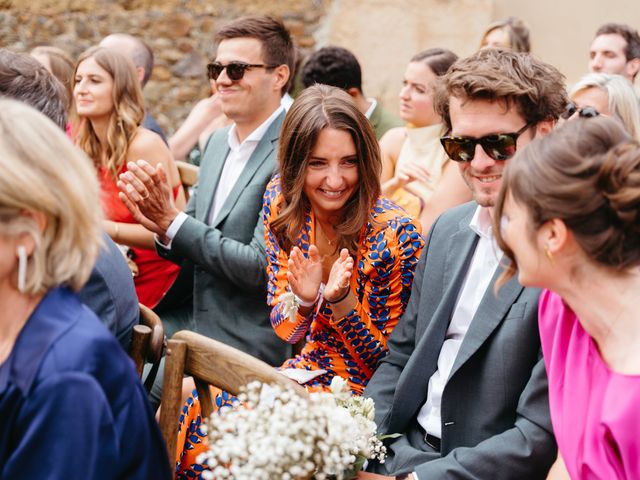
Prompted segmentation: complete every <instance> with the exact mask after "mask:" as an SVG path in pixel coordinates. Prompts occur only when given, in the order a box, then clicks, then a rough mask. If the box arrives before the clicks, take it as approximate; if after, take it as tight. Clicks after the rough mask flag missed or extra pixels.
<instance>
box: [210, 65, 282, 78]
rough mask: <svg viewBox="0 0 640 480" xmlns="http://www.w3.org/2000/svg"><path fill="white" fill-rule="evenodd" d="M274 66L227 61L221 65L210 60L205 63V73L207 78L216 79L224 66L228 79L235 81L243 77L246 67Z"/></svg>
mask: <svg viewBox="0 0 640 480" xmlns="http://www.w3.org/2000/svg"><path fill="white" fill-rule="evenodd" d="M276 67H277V65H261V64H258V63H244V62H229V63H227V64H226V65H223V64H221V63H220V62H211V63H209V64H208V65H207V74H208V75H209V80H217V79H218V77H219V76H220V74H221V73H222V71H223V70H224V69H225V68H226V69H227V77H229V80H233V81H234V82H236V81H238V80H241V79H242V77H244V72H246V71H247V69H248V68H266V69H267V70H269V69H272V68H276Z"/></svg>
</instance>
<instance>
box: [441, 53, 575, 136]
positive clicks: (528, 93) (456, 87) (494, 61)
mask: <svg viewBox="0 0 640 480" xmlns="http://www.w3.org/2000/svg"><path fill="white" fill-rule="evenodd" d="M451 97H456V98H459V99H460V100H462V101H465V100H488V101H492V102H493V101H502V102H504V103H505V104H506V107H507V108H512V107H515V108H517V109H518V111H519V112H520V114H521V115H522V117H523V118H524V120H525V121H526V122H527V123H531V124H535V123H537V122H541V121H543V120H557V119H558V117H559V116H560V114H561V113H562V112H563V111H564V109H565V106H566V105H567V102H568V100H567V93H566V91H565V86H564V76H563V75H562V74H561V73H560V72H559V71H558V69H557V68H555V67H553V66H552V65H549V64H548V63H545V62H543V61H541V60H539V59H538V58H536V57H535V56H533V55H531V54H529V53H519V52H514V51H512V50H502V49H499V48H486V49H483V50H480V51H478V52H476V53H474V54H473V55H471V56H470V57H467V58H463V59H460V60H458V61H457V62H456V63H454V64H453V65H452V66H451V68H450V69H449V71H448V72H447V74H446V75H444V76H443V77H441V81H439V82H437V83H436V89H435V95H434V108H435V109H436V112H438V114H440V116H441V117H442V119H443V121H444V122H445V124H446V125H447V128H448V129H451V117H450V115H449V101H450V99H451Z"/></svg>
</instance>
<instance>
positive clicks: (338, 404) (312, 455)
mask: <svg viewBox="0 0 640 480" xmlns="http://www.w3.org/2000/svg"><path fill="white" fill-rule="evenodd" d="M331 389H332V393H311V394H309V396H308V398H303V397H302V396H300V395H298V394H296V393H295V392H293V391H292V390H289V389H286V388H283V387H280V386H277V385H263V384H261V383H259V382H253V383H250V384H249V385H247V387H246V390H245V392H244V393H242V394H240V395H239V396H238V401H239V403H240V405H237V406H236V408H227V409H224V410H222V411H220V412H217V413H214V414H213V415H212V417H211V418H210V419H208V421H207V422H206V423H207V433H208V437H209V450H208V451H207V452H206V453H204V454H202V455H201V456H200V457H199V458H198V461H199V462H200V463H202V464H205V465H208V467H209V468H210V471H208V472H203V474H202V476H203V478H208V479H216V480H217V479H231V478H233V479H236V480H245V479H247V480H248V479H252V480H272V479H275V478H277V479H283V480H298V479H310V478H316V479H332V478H335V479H337V480H346V479H350V478H353V477H355V475H356V474H357V472H358V471H359V470H360V469H361V468H362V465H363V463H364V461H365V460H366V459H377V460H379V461H381V462H383V461H384V458H385V456H386V448H385V447H384V445H382V442H381V439H380V438H378V437H377V436H376V425H375V423H374V422H373V415H374V405H373V401H372V400H371V399H365V398H362V397H354V396H351V394H350V392H349V391H348V388H347V386H346V382H345V381H344V380H342V379H341V378H340V377H335V378H334V381H333V382H332V384H331Z"/></svg>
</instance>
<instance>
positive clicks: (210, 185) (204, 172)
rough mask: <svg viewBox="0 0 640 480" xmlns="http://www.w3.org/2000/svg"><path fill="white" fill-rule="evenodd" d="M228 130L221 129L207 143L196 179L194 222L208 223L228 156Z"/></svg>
mask: <svg viewBox="0 0 640 480" xmlns="http://www.w3.org/2000/svg"><path fill="white" fill-rule="evenodd" d="M229 128H231V127H227V128H223V129H221V130H219V131H218V132H216V133H215V134H214V136H213V138H211V140H210V141H209V143H207V146H206V148H205V151H204V155H203V158H202V165H201V167H200V178H199V179H198V193H197V195H198V197H197V203H196V220H200V221H201V222H204V223H208V221H209V212H210V211H211V206H212V205H213V197H214V195H215V191H216V188H217V187H218V182H219V181H220V175H221V174H222V168H223V167H224V162H225V161H226V160H227V156H228V155H229V150H230V149H229V142H228V141H227V137H228V132H229Z"/></svg>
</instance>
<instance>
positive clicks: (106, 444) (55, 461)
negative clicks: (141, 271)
mask: <svg viewBox="0 0 640 480" xmlns="http://www.w3.org/2000/svg"><path fill="white" fill-rule="evenodd" d="M170 477H171V469H170V466H169V461H168V458H167V454H166V449H165V446H164V443H163V441H162V436H161V434H160V430H159V428H158V425H157V423H156V421H155V419H154V417H153V413H152V411H151V408H150V407H149V404H148V402H147V398H146V394H145V391H144V389H143V387H142V385H141V384H140V382H139V380H138V378H137V375H136V372H135V369H134V366H133V363H132V361H131V360H130V359H129V358H128V357H127V355H126V354H125V353H124V351H123V350H122V348H121V347H120V345H119V344H118V342H117V341H116V339H115V338H114V337H113V335H112V334H111V333H109V331H108V330H107V329H106V328H105V326H104V325H103V324H102V323H101V322H100V321H99V320H98V318H97V317H96V316H95V314H94V313H93V312H92V311H91V310H90V309H89V308H88V307H86V306H84V305H82V304H81V303H80V301H79V299H78V297H77V296H76V295H75V294H74V293H72V292H71V291H69V290H68V289H64V288H56V289H53V290H51V291H50V292H49V293H48V294H47V295H46V296H45V297H44V298H43V299H42V301H41V302H40V304H39V305H38V307H37V308H36V310H35V311H34V312H33V314H32V315H31V317H30V318H29V320H28V321H27V323H26V324H25V326H24V328H23V329H22V331H21V332H20V335H19V336H18V339H17V341H16V344H15V345H14V348H13V350H12V352H11V354H10V355H9V357H8V358H7V360H6V361H5V362H4V363H3V364H2V365H0V479H14V478H65V479H76V478H77V479H80V478H82V479H84V478H92V479H120V478H128V479H149V478H154V479H155V478H158V479H169V478H170Z"/></svg>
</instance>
